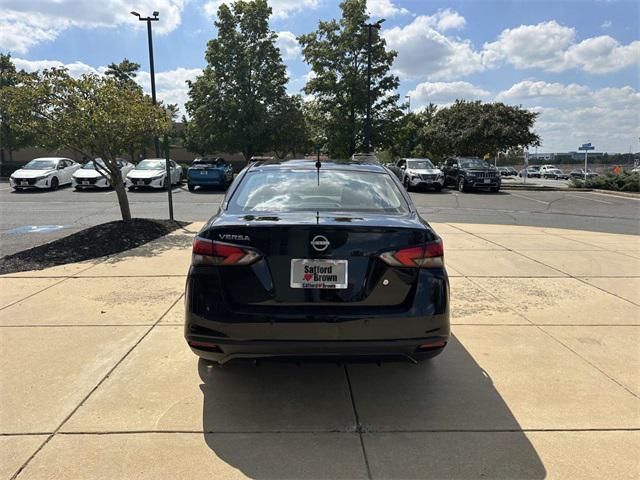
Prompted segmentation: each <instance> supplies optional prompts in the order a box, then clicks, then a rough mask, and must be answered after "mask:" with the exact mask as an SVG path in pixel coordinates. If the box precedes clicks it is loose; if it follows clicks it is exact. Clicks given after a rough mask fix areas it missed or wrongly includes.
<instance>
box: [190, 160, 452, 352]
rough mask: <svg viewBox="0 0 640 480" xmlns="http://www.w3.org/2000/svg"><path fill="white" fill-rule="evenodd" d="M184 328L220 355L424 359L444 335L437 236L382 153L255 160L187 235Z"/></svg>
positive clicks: (445, 289)
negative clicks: (364, 157)
mask: <svg viewBox="0 0 640 480" xmlns="http://www.w3.org/2000/svg"><path fill="white" fill-rule="evenodd" d="M185 303H186V322H185V337H186V340H187V342H188V344H189V346H190V347H191V349H192V350H193V351H194V352H195V353H196V355H198V356H200V357H202V358H204V359H207V360H210V361H216V362H220V363H225V362H226V361H228V360H231V359H238V358H256V357H271V356H284V357H307V356H321V357H327V356H328V357H359V358H360V357H366V358H372V357H373V358H375V359H380V358H381V357H386V356H390V357H404V358H406V359H409V360H412V361H413V360H415V361H419V360H423V359H426V358H430V357H433V356H435V355H437V354H438V353H440V352H441V351H442V350H443V349H444V347H445V345H446V344H447V341H448V340H449V281H448V278H447V272H446V270H445V266H444V253H443V245H442V240H441V239H440V237H438V235H437V234H436V233H435V232H434V230H433V229H432V228H431V227H430V226H429V224H428V223H427V222H426V221H425V220H424V219H423V218H421V217H420V215H418V212H417V211H416V208H415V207H414V205H413V203H412V201H411V199H410V197H409V195H408V194H407V193H406V192H405V190H404V188H403V187H402V185H401V184H400V182H399V181H398V179H397V178H396V177H395V175H393V173H392V172H390V171H389V170H388V169H386V168H385V167H383V166H381V165H373V164H366V163H359V162H354V161H348V162H323V163H322V164H321V165H320V164H316V163H315V162H314V161H311V160H289V161H266V162H256V163H253V164H251V165H250V166H249V167H247V168H245V169H244V170H243V171H242V172H241V173H240V174H239V175H238V176H237V177H236V179H235V180H234V182H233V184H232V185H231V187H230V188H229V190H228V191H227V195H226V197H225V199H224V201H223V203H222V205H221V207H220V210H219V212H218V213H217V214H216V215H215V216H214V217H213V218H211V220H209V222H208V223H207V224H206V225H205V226H204V227H203V228H202V230H201V231H200V232H199V233H198V235H197V236H196V238H195V240H194V243H193V256H192V265H191V267H190V270H189V275H188V279H187V287H186V294H185Z"/></svg>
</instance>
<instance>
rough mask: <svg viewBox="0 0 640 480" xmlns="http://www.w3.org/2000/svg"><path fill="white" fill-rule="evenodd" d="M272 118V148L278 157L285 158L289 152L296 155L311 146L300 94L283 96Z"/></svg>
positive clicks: (274, 109) (275, 107) (276, 105)
mask: <svg viewBox="0 0 640 480" xmlns="http://www.w3.org/2000/svg"><path fill="white" fill-rule="evenodd" d="M270 120H271V122H270V125H271V128H272V131H271V138H272V139H273V140H272V150H273V151H274V152H275V154H276V155H277V156H278V158H285V157H286V156H287V154H288V153H292V154H293V155H294V156H295V155H296V153H299V152H304V151H306V150H307V149H308V148H309V146H310V140H309V136H308V133H307V126H306V124H305V119H304V114H303V112H302V99H301V98H300V96H299V95H291V96H290V95H285V96H284V97H282V98H281V99H280V101H279V102H278V103H276V104H275V105H274V108H273V111H272V114H271V116H270Z"/></svg>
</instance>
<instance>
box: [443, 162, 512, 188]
mask: <svg viewBox="0 0 640 480" xmlns="http://www.w3.org/2000/svg"><path fill="white" fill-rule="evenodd" d="M442 171H443V172H444V184H445V186H455V187H457V188H458V190H459V191H461V192H467V191H469V190H471V189H473V188H486V189H489V190H490V191H492V192H497V191H499V190H500V185H501V182H502V180H501V179H500V173H499V172H498V170H497V169H496V168H495V167H494V166H493V165H491V164H490V163H488V162H486V161H485V160H483V159H481V158H475V157H455V158H449V159H447V160H446V161H445V162H444V164H443V165H442Z"/></svg>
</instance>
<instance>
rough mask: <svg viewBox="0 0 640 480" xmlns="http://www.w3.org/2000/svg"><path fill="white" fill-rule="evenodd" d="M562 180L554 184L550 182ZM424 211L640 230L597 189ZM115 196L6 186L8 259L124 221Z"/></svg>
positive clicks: (150, 207)
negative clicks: (18, 190)
mask: <svg viewBox="0 0 640 480" xmlns="http://www.w3.org/2000/svg"><path fill="white" fill-rule="evenodd" d="M549 181H550V182H554V180H549ZM411 195H412V196H413V199H414V202H415V204H416V206H417V207H418V209H419V211H420V213H421V214H422V215H423V217H424V218H426V219H427V220H428V221H430V222H464V223H491V224H504V225H528V226H539V227H560V228H569V229H578V230H590V231H596V232H608V233H625V234H639V233H640V200H636V199H633V198H625V197H616V196H611V195H603V194H597V193H589V192H584V193H583V192H575V191H572V192H562V191H553V192H536V191H522V192H521V191H508V190H503V191H501V192H500V193H498V194H492V193H487V192H472V193H458V192H457V191H455V190H447V189H445V190H443V191H442V192H441V193H435V192H429V191H426V192H414V193H412V194H411ZM222 196H223V192H221V191H218V190H196V191H195V192H189V191H188V190H187V189H186V186H184V185H183V186H181V187H179V188H175V189H174V190H173V198H174V211H175V218H176V219H178V220H185V221H204V220H206V219H208V218H209V217H211V216H212V215H213V214H214V213H215V211H216V209H217V206H218V205H219V203H220V202H221V200H222ZM129 200H130V202H131V210H132V214H133V216H135V217H143V218H168V206H167V193H166V192H164V191H142V192H131V193H130V194H129ZM119 219H120V211H119V208H118V204H117V201H116V196H115V192H113V191H80V192H76V191H74V190H72V189H71V188H68V187H67V188H61V189H60V190H58V191H55V192H49V191H26V192H20V193H15V192H13V191H12V190H11V189H10V188H9V185H8V184H7V183H4V182H3V183H0V256H4V255H8V254H11V253H14V252H17V251H20V250H24V249H26V248H30V247H33V246H36V245H39V244H42V243H46V242H49V241H51V240H54V239H56V238H60V237H63V236H65V235H68V234H70V233H73V232H76V231H79V230H82V229H83V228H87V227H89V226H92V225H97V224H100V223H104V222H108V221H112V220H119Z"/></svg>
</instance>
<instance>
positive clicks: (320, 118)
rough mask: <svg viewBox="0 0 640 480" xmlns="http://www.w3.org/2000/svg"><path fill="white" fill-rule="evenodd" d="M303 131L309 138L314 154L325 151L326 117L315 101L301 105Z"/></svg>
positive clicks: (326, 142) (308, 101) (326, 140)
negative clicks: (304, 130)
mask: <svg viewBox="0 0 640 480" xmlns="http://www.w3.org/2000/svg"><path fill="white" fill-rule="evenodd" d="M302 114H303V116H304V123H305V129H306V131H307V135H308V137H309V143H310V146H311V147H313V149H314V151H316V152H323V151H326V150H327V145H328V139H327V129H326V125H327V122H328V115H327V114H325V113H324V112H323V111H322V109H321V108H320V105H319V103H318V101H317V100H307V101H306V102H304V104H303V105H302Z"/></svg>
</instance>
